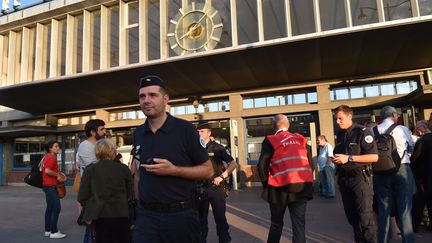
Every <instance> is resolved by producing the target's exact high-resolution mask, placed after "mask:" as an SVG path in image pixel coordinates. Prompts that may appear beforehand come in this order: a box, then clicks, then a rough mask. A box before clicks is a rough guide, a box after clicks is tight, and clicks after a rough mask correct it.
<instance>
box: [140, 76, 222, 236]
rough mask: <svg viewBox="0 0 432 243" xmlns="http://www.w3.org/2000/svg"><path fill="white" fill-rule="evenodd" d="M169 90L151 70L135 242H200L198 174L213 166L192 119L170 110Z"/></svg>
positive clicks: (144, 100)
mask: <svg viewBox="0 0 432 243" xmlns="http://www.w3.org/2000/svg"><path fill="white" fill-rule="evenodd" d="M168 100H169V96H168V94H167V91H166V88H165V85H164V83H163V81H162V79H161V78H159V77H158V76H155V75H149V76H145V77H144V78H142V79H141V82H140V86H139V103H140V106H141V109H142V111H143V112H144V114H145V115H146V117H147V119H146V121H145V123H144V124H143V125H141V126H139V127H138V128H137V129H136V130H135V133H134V148H135V150H136V152H135V153H136V155H135V158H136V159H138V160H139V162H140V167H139V168H140V169H139V183H138V191H139V201H140V203H139V208H138V210H137V215H136V220H135V227H134V230H133V236H132V237H133V242H180V243H183V242H184V243H189V242H199V239H200V225H199V218H198V212H197V210H196V205H195V195H194V189H195V187H196V184H197V182H196V181H197V180H206V179H211V178H212V176H213V167H212V164H211V162H210V160H209V157H208V154H207V151H206V150H205V148H204V146H203V145H202V144H201V143H200V138H199V136H198V133H197V132H196V128H195V126H194V125H192V124H191V123H190V122H188V121H185V120H182V119H178V118H175V117H173V116H171V115H170V114H169V113H167V112H166V106H167V104H168Z"/></svg>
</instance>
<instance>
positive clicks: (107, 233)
mask: <svg viewBox="0 0 432 243" xmlns="http://www.w3.org/2000/svg"><path fill="white" fill-rule="evenodd" d="M95 231H96V242H97V243H130V242H131V232H130V227H129V220H128V218H101V219H98V220H96V221H95Z"/></svg>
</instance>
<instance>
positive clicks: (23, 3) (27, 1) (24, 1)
mask: <svg viewBox="0 0 432 243" xmlns="http://www.w3.org/2000/svg"><path fill="white" fill-rule="evenodd" d="M13 2H14V1H13V0H9V8H10V9H12V8H13V7H12V6H13ZM20 2H21V6H23V7H24V6H26V5H29V4H32V3H37V2H42V0H21V1H20ZM2 4H3V1H0V5H2ZM2 7H3V6H2Z"/></svg>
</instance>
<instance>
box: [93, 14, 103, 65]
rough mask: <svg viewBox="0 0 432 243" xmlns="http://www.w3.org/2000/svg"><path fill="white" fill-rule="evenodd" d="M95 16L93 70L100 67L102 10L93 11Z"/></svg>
mask: <svg viewBox="0 0 432 243" xmlns="http://www.w3.org/2000/svg"><path fill="white" fill-rule="evenodd" d="M92 15H93V16H92V17H93V67H91V69H92V70H99V69H100V62H99V60H100V24H101V13H100V10H97V11H94V12H92Z"/></svg>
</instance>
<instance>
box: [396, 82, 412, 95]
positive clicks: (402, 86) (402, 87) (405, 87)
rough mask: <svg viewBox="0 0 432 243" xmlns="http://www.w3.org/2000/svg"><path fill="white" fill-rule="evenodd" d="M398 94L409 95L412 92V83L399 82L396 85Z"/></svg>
mask: <svg viewBox="0 0 432 243" xmlns="http://www.w3.org/2000/svg"><path fill="white" fill-rule="evenodd" d="M396 92H397V93H398V94H408V93H410V92H411V87H410V82H409V81H404V82H397V83H396Z"/></svg>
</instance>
